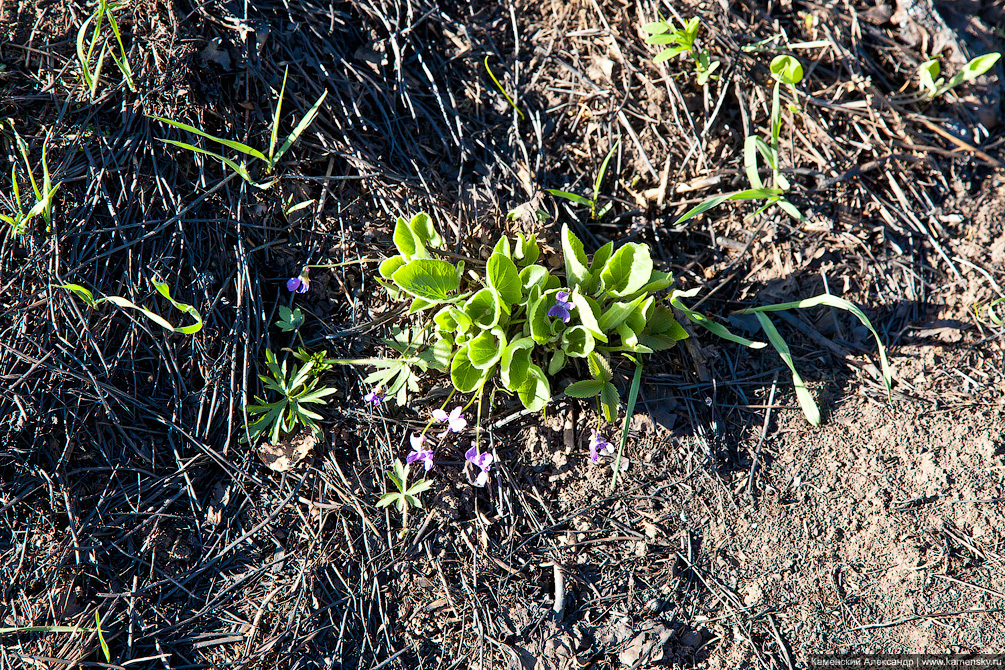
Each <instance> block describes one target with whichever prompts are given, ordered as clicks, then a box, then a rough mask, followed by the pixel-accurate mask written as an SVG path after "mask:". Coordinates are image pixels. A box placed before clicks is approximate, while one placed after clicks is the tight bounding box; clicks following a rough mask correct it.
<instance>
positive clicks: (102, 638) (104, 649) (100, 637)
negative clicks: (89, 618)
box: [94, 610, 112, 663]
mask: <svg viewBox="0 0 1005 670" xmlns="http://www.w3.org/2000/svg"><path fill="white" fill-rule="evenodd" d="M94 625H95V626H96V627H97V629H98V642H100V643H101V651H102V652H103V653H104V654H105V661H106V662H108V663H111V662H112V652H111V651H110V650H109V649H108V643H107V642H105V634H104V633H103V632H101V615H99V614H98V611H97V610H94Z"/></svg>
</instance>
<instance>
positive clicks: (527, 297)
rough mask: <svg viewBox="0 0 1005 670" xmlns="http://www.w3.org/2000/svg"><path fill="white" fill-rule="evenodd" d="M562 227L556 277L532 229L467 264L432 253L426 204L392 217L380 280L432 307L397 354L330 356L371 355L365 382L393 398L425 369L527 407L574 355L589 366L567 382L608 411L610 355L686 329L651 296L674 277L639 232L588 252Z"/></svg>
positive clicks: (461, 388) (613, 399)
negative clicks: (391, 245) (475, 265)
mask: <svg viewBox="0 0 1005 670" xmlns="http://www.w3.org/2000/svg"><path fill="white" fill-rule="evenodd" d="M561 234H562V250H563V253H564V256H565V278H564V285H563V280H562V279H561V278H560V277H558V276H554V275H552V274H551V273H550V272H549V271H548V269H547V267H546V266H545V265H544V264H543V263H539V262H538V261H539V260H540V247H539V245H538V243H537V240H536V239H535V238H534V237H533V236H531V237H530V238H525V237H523V236H522V235H519V236H518V237H517V238H516V239H515V240H512V243H511V240H509V239H508V238H505V237H503V238H501V239H500V240H499V241H498V242H497V244H496V246H495V248H494V250H493V253H492V255H491V256H490V257H489V259H488V261H487V263H486V264H485V267H484V270H483V271H481V272H476V271H474V270H466V269H465V267H464V265H463V264H458V265H454V264H453V263H451V262H449V261H447V260H442V259H438V258H432V257H431V256H432V254H433V253H435V251H436V249H438V248H441V247H442V246H443V241H442V239H441V238H440V236H439V235H438V234H437V233H436V231H435V230H434V229H433V227H432V224H431V222H430V221H429V217H428V216H426V215H425V214H418V215H416V216H415V217H413V219H412V220H411V221H406V220H405V219H403V218H402V219H398V222H397V225H396V226H395V231H394V242H395V246H396V247H397V249H398V251H399V254H398V255H397V256H394V257H392V258H389V259H387V260H385V261H384V262H382V263H381V265H380V268H379V270H378V272H379V274H380V276H381V282H382V284H383V285H384V286H385V287H386V288H387V289H388V291H389V292H390V293H391V295H392V296H393V297H395V298H396V299H398V300H408V301H410V303H411V306H410V312H412V313H419V312H424V311H426V310H432V309H436V310H437V311H436V312H435V313H434V314H433V316H432V318H431V319H427V320H426V323H425V327H424V328H422V329H420V330H419V333H420V334H421V336H419V337H417V336H415V335H413V336H412V337H411V338H402V340H401V343H400V344H399V346H398V347H396V348H397V349H398V351H399V353H400V354H401V355H400V357H398V358H394V359H360V360H346V361H340V362H344V363H351V364H363V365H373V366H376V367H378V370H377V372H375V373H373V374H372V375H371V376H370V377H368V378H367V380H366V382H367V383H374V384H376V385H377V386H378V387H381V388H384V386H383V385H386V388H387V394H388V395H392V396H393V395H395V394H396V393H397V394H399V403H401V399H400V398H401V397H403V396H401V395H400V394H401V393H402V389H403V388H405V387H406V386H407V385H410V384H413V383H414V384H415V389H416V390H417V389H418V382H417V379H416V376H417V375H418V374H419V373H421V372H426V371H428V370H433V371H440V372H444V373H449V375H450V381H451V384H452V385H453V388H454V391H455V392H459V393H473V394H476V395H477V396H481V394H482V393H483V391H484V389H485V387H486V386H487V385H488V384H490V383H491V384H493V386H494V387H495V388H497V389H501V390H504V391H507V392H510V393H513V394H515V395H516V396H518V397H519V399H520V401H521V402H522V403H523V405H524V407H526V408H527V409H530V410H531V411H541V410H542V409H544V408H545V406H546V405H547V403H548V402H549V401H550V400H551V397H552V391H551V381H550V377H553V376H555V375H557V374H558V373H559V372H560V371H561V370H563V369H565V368H566V367H568V366H569V365H575V366H576V367H579V368H580V369H582V368H584V367H585V368H586V370H587V371H588V372H589V375H590V378H589V379H586V380H583V381H582V382H579V383H578V384H574V385H572V386H570V387H569V388H568V389H566V392H567V393H569V394H570V395H576V396H578V397H583V398H586V397H594V396H595V397H597V398H598V401H599V402H600V404H601V408H602V411H603V412H604V414H605V416H607V417H608V419H609V420H611V421H613V420H614V419H615V418H616V417H617V414H618V407H619V403H620V398H619V397H618V391H617V389H616V387H615V386H614V384H613V383H611V379H612V377H613V372H612V368H611V358H612V357H613V356H621V355H624V354H643V353H652V352H654V351H662V350H665V349H669V348H671V347H673V346H674V345H675V344H676V343H677V342H678V341H679V340H682V339H684V338H686V337H687V333H686V332H685V331H684V329H683V328H682V327H681V326H680V324H679V323H677V321H676V320H675V319H674V317H673V313H672V311H671V309H670V308H669V307H668V306H665V305H663V304H661V303H660V300H659V299H658V296H657V294H659V293H660V292H661V291H663V290H665V289H667V288H669V287H670V285H671V284H672V283H673V277H672V275H670V274H669V273H665V272H661V271H659V270H657V269H655V267H654V264H653V260H652V258H651V256H650V252H649V248H648V246H646V245H644V244H637V243H628V244H624V245H622V246H621V247H620V248H618V249H615V248H614V244H613V243H608V244H606V245H604V246H603V247H601V248H600V249H598V250H597V252H596V253H595V254H594V255H593V258H592V260H591V259H588V258H587V256H586V253H585V251H584V248H583V243H582V242H581V241H580V240H579V238H577V237H576V236H575V235H574V234H573V233H572V231H571V230H569V228H568V226H563V228H562V233H561ZM406 340H407V341H408V344H407V346H406V345H405V341H406ZM394 371H397V372H394ZM393 375H400V376H398V377H393ZM570 390H571V391H570Z"/></svg>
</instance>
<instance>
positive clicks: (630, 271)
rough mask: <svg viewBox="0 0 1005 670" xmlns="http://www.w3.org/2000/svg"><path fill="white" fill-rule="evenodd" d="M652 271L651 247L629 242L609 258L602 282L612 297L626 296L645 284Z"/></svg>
mask: <svg viewBox="0 0 1005 670" xmlns="http://www.w3.org/2000/svg"><path fill="white" fill-rule="evenodd" d="M652 272H653V259H652V257H650V255H649V247H647V246H646V245H644V244H637V243H635V242H629V243H628V244H626V245H624V246H622V247H621V248H620V249H618V250H617V251H615V252H614V255H613V256H611V257H610V259H608V261H607V263H606V264H605V265H604V269H603V270H602V271H601V273H600V282H601V286H602V288H603V290H604V291H605V292H606V293H607V294H608V295H610V296H611V297H613V298H626V297H628V296H630V295H631V294H633V293H635V292H636V291H638V290H639V289H640V288H642V287H643V286H645V285H646V284H647V283H648V282H649V277H650V276H651V275H652Z"/></svg>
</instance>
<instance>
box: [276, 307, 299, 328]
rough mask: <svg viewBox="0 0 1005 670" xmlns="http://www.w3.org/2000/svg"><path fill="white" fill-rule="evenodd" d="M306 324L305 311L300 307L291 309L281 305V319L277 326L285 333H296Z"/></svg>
mask: <svg viewBox="0 0 1005 670" xmlns="http://www.w3.org/2000/svg"><path fill="white" fill-rule="evenodd" d="M302 325H304V313H303V312H301V311H300V308H299V307H296V308H294V309H290V308H289V307H287V306H286V305H282V306H280V307H279V320H278V321H276V327H277V328H279V330H281V331H283V332H284V333H295V332H297V331H298V330H299V329H300V326H302Z"/></svg>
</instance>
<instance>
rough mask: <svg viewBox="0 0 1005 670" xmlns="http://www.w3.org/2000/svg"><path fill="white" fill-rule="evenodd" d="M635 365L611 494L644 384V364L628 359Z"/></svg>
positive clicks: (615, 461) (615, 462) (616, 481)
mask: <svg viewBox="0 0 1005 670" xmlns="http://www.w3.org/2000/svg"><path fill="white" fill-rule="evenodd" d="M628 358H629V359H630V360H632V361H634V363H635V375H634V376H632V388H631V389H630V390H629V391H628V406H627V407H626V408H625V422H624V424H623V425H622V427H621V444H620V445H619V446H618V455H617V456H616V457H615V459H614V475H613V476H612V477H611V492H612V493H613V492H614V487H615V486H617V484H618V473H619V472H621V455H622V453H624V451H625V444H626V443H627V442H628V428H629V427H630V426H631V424H632V416H633V415H634V414H635V402H636V401H637V400H638V399H639V386H641V384H642V364H641V363H639V362H638V361H636V360H635V359H632V358H631V357H628Z"/></svg>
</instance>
